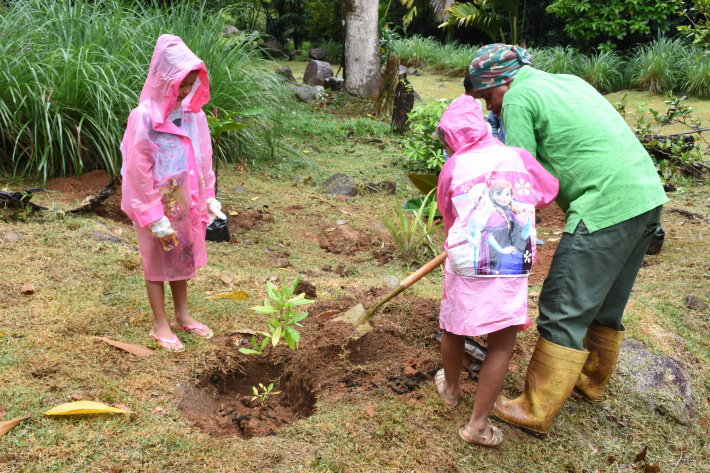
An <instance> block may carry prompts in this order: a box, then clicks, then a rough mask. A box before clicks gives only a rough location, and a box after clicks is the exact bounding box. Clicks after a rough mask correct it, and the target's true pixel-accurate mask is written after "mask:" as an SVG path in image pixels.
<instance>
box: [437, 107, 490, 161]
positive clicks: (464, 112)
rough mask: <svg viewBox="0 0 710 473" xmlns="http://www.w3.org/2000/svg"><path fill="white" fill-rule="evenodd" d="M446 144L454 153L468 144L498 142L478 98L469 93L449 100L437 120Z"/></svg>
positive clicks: (478, 144) (481, 144) (484, 144)
mask: <svg viewBox="0 0 710 473" xmlns="http://www.w3.org/2000/svg"><path fill="white" fill-rule="evenodd" d="M437 128H441V129H442V130H443V131H444V135H445V136H446V144H448V145H449V146H450V147H451V149H453V150H454V153H458V152H459V151H460V150H461V149H462V148H464V147H468V146H475V147H480V146H483V147H485V146H490V145H493V144H496V143H498V141H497V140H496V139H495V137H494V136H493V134H492V133H491V132H490V130H489V129H488V124H487V123H486V120H485V119H484V118H483V113H482V112H481V106H480V105H479V104H478V100H476V99H474V98H473V97H471V96H470V95H465V94H464V95H461V96H460V97H458V98H457V99H456V100H454V101H453V102H451V104H450V105H449V106H448V108H447V109H446V111H445V112H444V114H443V115H442V116H441V120H439V124H438V125H437Z"/></svg>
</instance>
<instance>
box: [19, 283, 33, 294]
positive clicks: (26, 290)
mask: <svg viewBox="0 0 710 473" xmlns="http://www.w3.org/2000/svg"><path fill="white" fill-rule="evenodd" d="M20 293H21V294H24V295H26V296H31V295H32V294H34V293H35V286H34V284H32V283H27V284H25V285H23V286H22V289H20Z"/></svg>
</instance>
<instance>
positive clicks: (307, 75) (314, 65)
mask: <svg viewBox="0 0 710 473" xmlns="http://www.w3.org/2000/svg"><path fill="white" fill-rule="evenodd" d="M329 77H333V68H332V67H331V66H330V64H328V63H327V62H323V61H311V62H309V63H308V65H307V66H306V72H304V73H303V83H304V84H306V85H321V86H322V85H323V83H324V82H325V79H327V78H329Z"/></svg>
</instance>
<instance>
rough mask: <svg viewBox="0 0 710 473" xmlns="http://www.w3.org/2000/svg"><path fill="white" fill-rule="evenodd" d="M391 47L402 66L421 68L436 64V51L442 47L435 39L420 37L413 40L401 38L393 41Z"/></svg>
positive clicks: (412, 38)
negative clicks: (425, 65)
mask: <svg viewBox="0 0 710 473" xmlns="http://www.w3.org/2000/svg"><path fill="white" fill-rule="evenodd" d="M390 47H391V48H392V51H394V53H395V54H396V55H397V57H398V58H399V60H400V62H401V63H402V64H404V65H406V66H411V67H419V66H421V65H424V64H432V63H433V62H435V60H436V51H437V49H438V48H440V47H441V46H440V44H439V42H438V41H437V40H436V39H434V38H424V37H422V36H420V35H415V36H412V37H411V38H401V39H398V40H395V41H392V43H391V46H390Z"/></svg>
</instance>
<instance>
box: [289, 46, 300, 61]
mask: <svg viewBox="0 0 710 473" xmlns="http://www.w3.org/2000/svg"><path fill="white" fill-rule="evenodd" d="M300 55H301V50H300V49H294V50H293V51H291V52H290V53H288V60H289V61H293V60H294V59H296V58H297V57H298V56H300Z"/></svg>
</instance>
